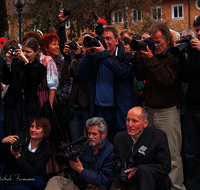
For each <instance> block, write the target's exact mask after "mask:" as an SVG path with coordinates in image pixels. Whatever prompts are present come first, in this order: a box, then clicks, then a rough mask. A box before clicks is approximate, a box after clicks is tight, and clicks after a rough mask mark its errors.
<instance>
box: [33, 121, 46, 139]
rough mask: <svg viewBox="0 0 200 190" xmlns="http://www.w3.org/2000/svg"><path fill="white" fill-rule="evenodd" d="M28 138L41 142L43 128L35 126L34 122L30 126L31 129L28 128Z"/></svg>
mask: <svg viewBox="0 0 200 190" xmlns="http://www.w3.org/2000/svg"><path fill="white" fill-rule="evenodd" d="M30 137H31V138H32V139H41V140H42V139H43V137H44V131H43V128H42V127H40V126H37V125H36V123H35V121H34V122H33V123H32V124H31V127H30Z"/></svg>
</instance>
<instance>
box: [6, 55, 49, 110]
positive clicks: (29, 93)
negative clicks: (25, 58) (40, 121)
mask: <svg viewBox="0 0 200 190" xmlns="http://www.w3.org/2000/svg"><path fill="white" fill-rule="evenodd" d="M21 72H24V75H21ZM22 76H23V77H22ZM45 76H46V67H45V66H44V65H43V64H41V63H40V62H38V61H37V60H36V59H35V60H34V61H33V62H32V63H28V64H26V65H25V64H24V62H22V61H20V60H19V59H17V58H14V59H13V61H12V63H11V67H7V66H6V67H4V75H3V83H4V84H6V85H8V84H9V85H10V86H9V88H8V91H7V92H6V94H5V96H4V98H3V101H4V106H5V108H6V107H9V108H12V107H13V106H14V105H15V102H16V100H17V97H18V96H22V89H24V98H25V107H26V111H27V112H33V111H36V110H39V109H40V102H39V98H38V95H37V87H38V85H39V84H40V83H41V82H42V80H43V78H44V77H45Z"/></svg>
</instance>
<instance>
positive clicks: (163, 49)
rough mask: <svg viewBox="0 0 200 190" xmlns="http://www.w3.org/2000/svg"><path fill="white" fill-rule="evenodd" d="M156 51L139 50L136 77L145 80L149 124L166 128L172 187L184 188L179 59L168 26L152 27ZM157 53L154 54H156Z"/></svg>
mask: <svg viewBox="0 0 200 190" xmlns="http://www.w3.org/2000/svg"><path fill="white" fill-rule="evenodd" d="M150 34H151V38H152V40H153V41H154V51H153V53H152V52H151V51H150V49H149V47H148V46H147V47H146V49H147V51H142V50H140V51H138V52H137V57H138V60H137V61H136V64H134V66H135V68H134V72H135V75H136V79H137V80H140V81H143V80H145V82H146V83H145V90H144V100H145V106H146V107H147V112H148V114H149V126H150V127H155V128H158V129H161V130H163V131H164V132H165V133H166V135H167V138H168V142H169V149H170V153H171V164H172V165H171V172H170V174H169V177H170V180H171V186H172V187H171V189H172V190H178V189H179V190H185V187H184V185H183V184H182V183H183V169H182V160H181V156H180V151H181V126H180V118H179V113H178V110H177V104H178V102H179V99H180V97H181V96H182V94H183V93H182V91H181V80H180V78H179V69H178V58H174V57H173V55H172V54H171V47H172V46H173V45H174V42H173V36H172V34H171V33H170V30H169V29H168V27H167V26H166V25H164V24H162V23H156V24H154V25H153V26H152V28H151V29H150ZM154 53H155V55H154Z"/></svg>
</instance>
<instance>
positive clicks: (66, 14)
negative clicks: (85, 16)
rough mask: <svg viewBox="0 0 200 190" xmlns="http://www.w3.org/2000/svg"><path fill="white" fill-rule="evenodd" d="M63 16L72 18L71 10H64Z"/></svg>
mask: <svg viewBox="0 0 200 190" xmlns="http://www.w3.org/2000/svg"><path fill="white" fill-rule="evenodd" d="M63 14H64V15H65V16H70V15H71V11H70V9H63Z"/></svg>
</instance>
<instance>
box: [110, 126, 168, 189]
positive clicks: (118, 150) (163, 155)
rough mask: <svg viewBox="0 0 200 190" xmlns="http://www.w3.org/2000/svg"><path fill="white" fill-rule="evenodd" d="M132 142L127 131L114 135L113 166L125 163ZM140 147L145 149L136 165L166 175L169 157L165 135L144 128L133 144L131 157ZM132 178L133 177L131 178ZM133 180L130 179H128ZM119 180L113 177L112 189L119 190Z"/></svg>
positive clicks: (152, 129) (157, 130) (155, 130)
mask: <svg viewBox="0 0 200 190" xmlns="http://www.w3.org/2000/svg"><path fill="white" fill-rule="evenodd" d="M132 146H133V140H132V138H131V136H130V135H129V134H128V132H127V131H122V132H119V133H118V134H116V136H115V139H114V143H113V166H114V167H115V166H116V164H117V162H118V161H121V162H126V161H127V160H128V157H129V156H130V149H131V148H132ZM141 146H145V147H147V150H146V151H145V156H144V157H143V158H142V159H141V160H140V161H139V162H138V165H142V164H147V165H149V166H151V167H152V168H153V169H154V170H155V171H156V172H158V173H159V174H161V175H168V174H169V172H170V170H171V156H170V151H169V145H168V140H167V136H166V134H165V133H164V132H163V131H161V130H159V129H156V128H152V127H146V129H145V130H144V131H143V133H142V134H141V136H140V137H139V138H138V140H137V142H136V143H135V144H134V149H133V156H134V155H135V154H136V153H137V151H138V149H139V148H140V147H141ZM133 178H134V176H133ZM129 180H130V181H131V180H133V179H132V178H131V179H129ZM118 184H119V180H118V178H117V177H116V176H115V177H114V181H113V184H112V189H119V188H120V187H119V186H118Z"/></svg>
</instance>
